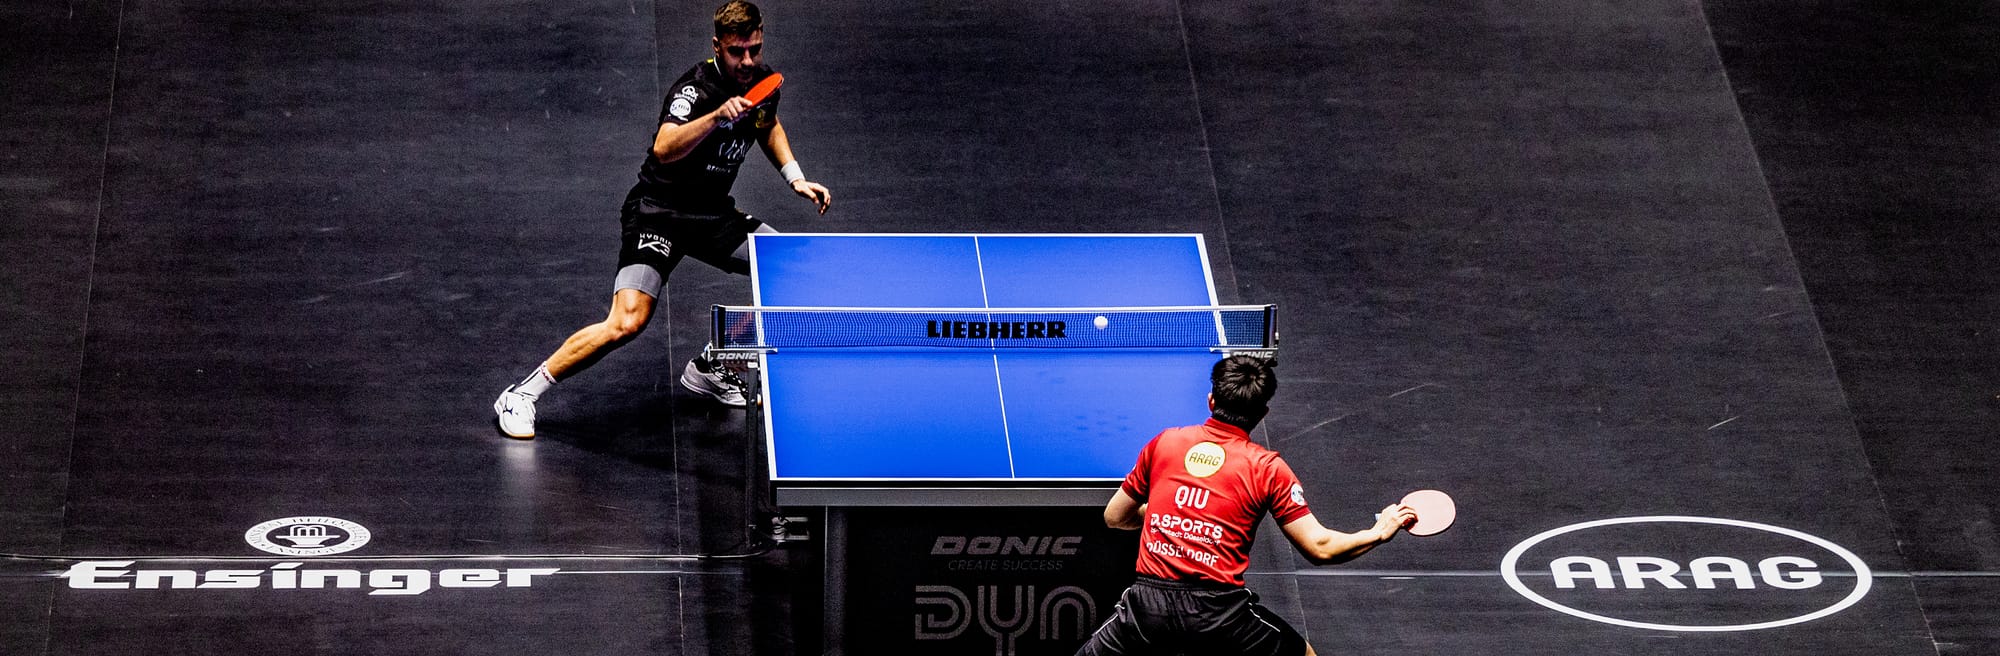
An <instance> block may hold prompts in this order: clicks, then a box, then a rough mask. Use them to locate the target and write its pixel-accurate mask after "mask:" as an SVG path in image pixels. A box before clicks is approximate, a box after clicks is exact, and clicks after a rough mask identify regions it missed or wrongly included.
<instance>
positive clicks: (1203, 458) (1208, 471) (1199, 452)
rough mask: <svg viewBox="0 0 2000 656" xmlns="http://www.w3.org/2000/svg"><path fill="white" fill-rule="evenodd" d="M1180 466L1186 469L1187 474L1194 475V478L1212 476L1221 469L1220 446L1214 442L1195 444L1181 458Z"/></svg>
mask: <svg viewBox="0 0 2000 656" xmlns="http://www.w3.org/2000/svg"><path fill="white" fill-rule="evenodd" d="M1181 465H1182V466H1185V467H1187V471H1188V473H1190V474H1194V477H1195V478H1208V477H1210V476H1214V475H1215V472H1216V471H1217V470H1220V469H1222V445H1220V444H1216V443H1214V442H1202V443H1200V444H1196V445H1194V446H1193V447H1190V448H1189V449H1188V450H1187V455H1186V456H1185V457H1182V458H1181Z"/></svg>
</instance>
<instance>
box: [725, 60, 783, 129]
mask: <svg viewBox="0 0 2000 656" xmlns="http://www.w3.org/2000/svg"><path fill="white" fill-rule="evenodd" d="M781 86H785V76H784V75H781V74H778V73H772V74H770V75H766V76H764V80H763V81H761V82H758V83H757V85H756V86H753V87H750V90H749V91H748V92H745V93H744V94H743V99H744V100H748V101H750V108H749V109H746V110H743V113H741V114H737V115H736V118H735V120H731V121H728V122H726V123H723V124H722V129H724V130H727V129H729V128H733V127H736V123H737V122H738V121H742V120H743V119H745V118H748V117H749V116H750V115H751V114H752V113H755V112H756V111H757V106H758V105H762V104H764V101H765V100H769V99H770V98H771V94H773V93H776V92H777V91H778V87H781Z"/></svg>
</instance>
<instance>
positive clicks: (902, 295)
mask: <svg viewBox="0 0 2000 656" xmlns="http://www.w3.org/2000/svg"><path fill="white" fill-rule="evenodd" d="M751 262H752V264H751V276H752V281H753V289H754V293H755V298H756V303H757V304H758V305H762V306H809V307H885V308H910V307H961V308H1010V307H1160V306H1195V305H1214V304H1216V295H1215V291H1214V285H1213V282H1212V278H1211V276H1210V275H1209V271H1208V258H1207V254H1206V250H1205V248H1204V246H1203V245H1202V241H1201V237H1200V236H1199V235H879V234H878V235H825V234H777V235H754V236H753V239H752V241H751ZM1219 357H1220V356H1219V355H1218V354H1216V353H1212V352H1209V351H1208V350H1206V349H1199V350H1164V349H1143V350H1140V349H1134V350H1067V349H1000V350H989V349H978V348H957V349H944V350H933V351H918V352H875V351H857V350H853V349H823V350H814V349H780V350H779V351H777V352H772V353H767V354H765V355H764V357H763V362H762V370H763V374H762V377H761V379H762V381H763V385H764V390H763V392H764V397H763V398H764V400H765V412H764V428H765V439H766V441H767V446H768V451H767V452H768V454H769V457H770V462H769V465H770V472H771V477H772V481H773V484H774V485H775V486H777V488H778V491H779V497H780V499H779V501H780V503H787V502H786V497H787V494H786V493H787V492H788V491H792V492H797V490H799V489H807V488H811V489H834V490H836V492H837V493H834V494H831V495H830V496H829V495H801V494H792V495H790V496H792V497H794V499H793V501H792V503H787V505H847V504H848V503H863V504H865V503H869V502H867V501H865V500H862V499H863V498H865V497H867V496H868V493H866V492H856V490H857V489H863V488H871V487H876V488H884V489H890V490H893V491H892V492H887V493H884V495H882V496H881V497H880V498H893V499H911V498H925V497H923V495H914V496H913V495H912V492H911V491H912V490H915V489H922V488H929V489H933V490H938V489H959V490H964V489H971V488H980V489H986V490H987V491H988V494H989V496H993V497H994V498H999V499H1007V500H1011V501H1010V503H1013V502H1018V503H1030V504H1032V503H1036V502H1037V501H1038V500H1041V501H1047V500H1050V499H1054V498H1055V497H1051V496H1050V495H1048V494H1039V493H1037V494H1023V493H1019V492H1018V490H1020V489H1027V488H1035V487H1037V486H1045V485H1055V486H1081V487H1083V488H1085V489H1088V490H1089V491H1090V492H1089V493H1088V494H1083V495H1073V494H1072V495H1069V497H1067V498H1074V499H1083V500H1091V501H1092V502H1093V503H1098V504H1101V503H1103V500H1104V498H1106V495H1107V494H1108V488H1109V487H1110V486H1112V485H1115V484H1116V482H1117V481H1118V480H1120V479H1122V478H1124V476H1125V474H1126V473H1127V472H1128V471H1130V470H1131V467H1132V463H1133V461H1134V459H1135V458H1136V457H1137V455H1138V452H1139V448H1140V447H1141V446H1143V445H1144V444H1145V443H1146V441H1147V440H1149V439H1151V438H1152V437H1153V435H1155V434H1157V433H1158V432H1159V431H1160V430H1161V429H1164V428H1167V427H1170V426H1181V425H1188V424H1196V423H1200V422H1201V421H1203V420H1204V419H1206V418H1207V416H1208V412H1207V406H1206V402H1205V399H1206V396H1207V394H1208V369H1209V367H1210V366H1211V365H1212V364H1214V362H1215V361H1216V359H1217V358H1219ZM825 486H831V488H825ZM1010 489H1011V490H1016V492H1009V491H1008V490H1010ZM842 490H844V491H842ZM1057 496H1061V495H1057ZM930 498H937V497H930ZM951 498H955V499H959V500H960V501H963V500H964V496H963V495H958V496H955V497H951ZM815 499H817V501H815ZM1058 502H1060V501H1058Z"/></svg>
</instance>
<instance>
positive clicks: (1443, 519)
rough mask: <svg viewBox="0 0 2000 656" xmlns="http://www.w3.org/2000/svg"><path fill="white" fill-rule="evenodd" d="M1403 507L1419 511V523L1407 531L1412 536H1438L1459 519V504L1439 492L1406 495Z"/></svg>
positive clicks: (1417, 492) (1424, 491) (1420, 492)
mask: <svg viewBox="0 0 2000 656" xmlns="http://www.w3.org/2000/svg"><path fill="white" fill-rule="evenodd" d="M1403 505H1405V506H1409V507H1410V509H1411V510H1415V511H1417V521H1416V522H1414V523H1412V524H1410V527H1409V528H1408V529H1406V530H1408V531H1409V532H1410V535H1415V536H1418V537H1426V536H1432V535H1437V534H1439V533H1443V532H1444V530H1445V529H1448V528H1451V523H1452V522H1453V521H1456V520H1457V519H1458V504H1455V503H1452V500H1451V495H1449V494H1445V493H1443V492H1439V491H1437V490H1417V491H1415V492H1411V493H1409V494H1405V495H1403Z"/></svg>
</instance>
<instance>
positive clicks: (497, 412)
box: [493, 385, 535, 440]
mask: <svg viewBox="0 0 2000 656" xmlns="http://www.w3.org/2000/svg"><path fill="white" fill-rule="evenodd" d="M493 414H494V416H495V418H496V419H497V420H498V421H499V422H500V432H502V433H506V434H507V437H512V438H515V439H522V440H532V439H535V397H532V396H528V395H526V394H522V393H520V392H516V391H514V386H513V385H508V386H507V391H505V392H501V393H500V398H499V399H498V400H495V401H494V402H493Z"/></svg>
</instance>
